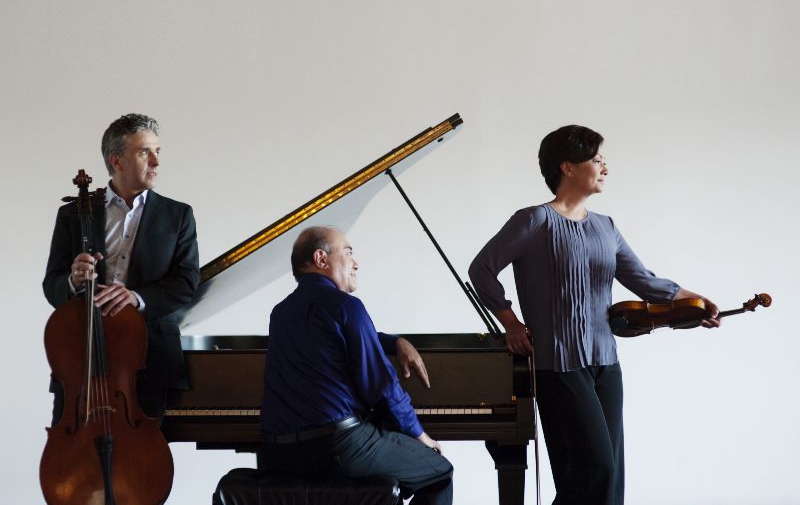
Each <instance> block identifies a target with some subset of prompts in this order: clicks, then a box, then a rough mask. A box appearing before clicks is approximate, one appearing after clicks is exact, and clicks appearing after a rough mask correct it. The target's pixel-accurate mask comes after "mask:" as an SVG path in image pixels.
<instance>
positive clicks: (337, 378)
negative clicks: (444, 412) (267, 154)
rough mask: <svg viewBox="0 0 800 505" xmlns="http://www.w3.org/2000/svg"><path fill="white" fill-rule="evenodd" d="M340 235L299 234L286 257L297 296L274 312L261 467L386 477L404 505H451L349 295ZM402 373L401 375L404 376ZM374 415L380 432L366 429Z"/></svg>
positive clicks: (434, 451)
mask: <svg viewBox="0 0 800 505" xmlns="http://www.w3.org/2000/svg"><path fill="white" fill-rule="evenodd" d="M357 270H358V264H357V263H356V261H355V259H354V258H353V249H352V247H351V246H350V244H349V243H348V242H347V238H346V237H345V235H344V234H343V233H342V232H340V231H338V230H336V229H333V228H325V227H312V228H308V229H306V230H304V231H303V232H302V233H301V234H300V236H299V237H298V238H297V241H296V242H295V244H294V248H293V250H292V272H293V273H294V276H295V278H296V279H297V283H298V286H297V289H295V291H294V292H292V293H291V294H290V295H289V296H287V297H286V298H285V299H284V300H283V301H282V302H280V303H279V304H278V305H276V306H275V308H274V309H273V310H272V314H271V316H270V323H269V354H268V356H267V367H266V370H267V371H266V374H265V384H264V403H263V406H262V427H263V430H264V440H265V443H264V448H263V452H262V466H263V467H264V468H265V469H266V470H268V471H281V472H289V473H292V474H299V475H315V474H316V475H319V474H322V473H327V472H335V473H338V474H341V475H345V476H348V477H361V476H369V475H385V476H391V477H394V478H396V479H397V480H398V481H399V482H400V487H401V490H402V491H403V492H404V494H405V495H411V494H413V495H414V498H413V499H412V501H411V503H412V504H414V505H422V504H437V505H438V504H446V505H449V504H451V503H452V501H453V484H452V474H453V467H452V466H451V465H450V462H449V461H447V459H445V458H444V457H443V456H442V455H441V447H440V446H439V443H438V442H436V441H435V440H433V439H431V438H430V437H429V436H428V435H427V434H426V433H425V432H424V431H423V429H422V426H421V425H420V423H419V420H418V419H417V415H416V413H415V412H414V408H413V407H412V406H411V401H410V398H409V396H408V394H407V393H406V392H405V391H404V390H403V388H402V387H401V386H400V384H399V381H398V379H397V374H396V373H395V370H394V368H393V367H392V365H391V363H390V362H389V360H388V359H387V358H386V354H385V353H384V350H383V348H382V346H381V343H382V342H381V341H382V340H383V344H387V343H390V342H391V343H393V341H394V338H392V337H390V336H388V335H381V336H380V337H379V334H378V333H377V332H376V331H375V327H374V325H373V324H372V320H371V319H370V317H369V314H367V311H366V309H365V308H364V304H363V303H361V300H359V299H358V298H356V297H354V296H351V295H350V294H349V293H352V292H353V291H354V290H355V289H356V272H357ZM406 373H407V371H406ZM378 411H380V412H382V413H383V415H384V416H385V417H387V418H388V419H386V421H387V422H388V423H389V424H391V425H393V426H394V427H395V428H397V429H399V432H397V431H393V430H390V429H387V428H385V427H384V425H383V423H379V422H378V421H374V422H373V421H368V420H366V416H369V415H370V413H371V412H378Z"/></svg>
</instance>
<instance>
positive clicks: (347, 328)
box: [261, 274, 423, 437]
mask: <svg viewBox="0 0 800 505" xmlns="http://www.w3.org/2000/svg"><path fill="white" fill-rule="evenodd" d="M383 340H384V343H386V342H391V343H393V342H394V339H393V338H392V337H388V336H384V338H383ZM266 359H267V365H266V373H265V376H264V401H263V404H262V410H261V412H262V414H261V422H262V428H263V430H264V431H265V432H267V433H273V434H283V433H291V432H296V431H300V430H304V429H308V428H312V427H316V426H322V425H325V424H328V423H332V422H336V421H340V420H342V419H345V418H347V417H350V416H353V415H360V416H364V415H365V414H366V413H367V412H369V411H370V410H371V409H374V408H376V407H378V406H379V405H380V404H381V403H384V404H385V405H384V406H385V410H386V411H387V412H388V414H389V415H390V416H392V417H393V418H394V421H396V423H397V425H398V426H399V427H400V430H401V431H402V432H403V433H405V434H407V435H410V436H412V437H418V436H419V435H420V434H421V433H422V431H423V430H422V426H421V425H420V423H419V420H418V419H417V415H416V413H415V412H414V408H413V407H412V405H411V399H410V398H409V396H408V393H406V392H405V391H404V390H403V388H402V387H401V386H400V383H399V381H398V379H397V373H396V372H395V370H394V367H393V366H392V364H391V363H390V362H389V360H388V359H387V358H386V354H385V352H384V350H383V348H382V345H381V338H380V337H379V335H378V332H377V331H375V326H374V325H373V324H372V320H371V319H370V317H369V314H367V310H366V308H364V304H363V303H361V300H359V299H358V298H356V297H354V296H352V295H349V294H347V293H345V292H344V291H341V290H339V289H338V288H337V287H336V285H335V284H334V283H333V281H331V280H330V279H328V278H327V277H325V276H323V275H319V274H304V275H302V276H301V277H300V280H299V281H298V286H297V289H295V290H294V292H292V293H291V294H290V295H289V296H287V297H286V298H285V299H284V300H283V301H282V302H280V303H279V304H278V305H276V306H275V308H274V309H272V314H271V316H270V322H269V351H268V353H267V358H266Z"/></svg>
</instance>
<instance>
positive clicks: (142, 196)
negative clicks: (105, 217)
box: [106, 181, 150, 210]
mask: <svg viewBox="0 0 800 505" xmlns="http://www.w3.org/2000/svg"><path fill="white" fill-rule="evenodd" d="M149 191H150V190H149V189H145V190H144V191H142V192H141V193H139V194H138V195H137V196H136V198H134V199H133V208H132V209H131V210H133V209H135V208H137V207H139V206H141V205H144V202H146V201H147V193H148V192H149ZM115 201H119V202H122V204H124V205H125V207H127V206H128V204H127V203H126V202H125V200H124V199H123V198H122V197H121V196H119V195H118V194H117V193H116V191H114V188H112V187H111V181H108V186H107V187H106V208H109V207H111V205H113V204H114V202H115Z"/></svg>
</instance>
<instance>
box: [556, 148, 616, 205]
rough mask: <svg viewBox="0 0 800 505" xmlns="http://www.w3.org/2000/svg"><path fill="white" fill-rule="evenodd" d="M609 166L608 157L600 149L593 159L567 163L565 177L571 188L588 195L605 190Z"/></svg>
mask: <svg viewBox="0 0 800 505" xmlns="http://www.w3.org/2000/svg"><path fill="white" fill-rule="evenodd" d="M607 175H608V167H607V166H606V159H605V157H603V155H602V153H600V152H599V151H598V152H597V154H595V155H594V156H593V157H592V158H591V159H589V160H586V161H583V162H581V163H569V162H567V163H566V167H565V174H564V176H565V177H563V179H566V182H567V183H568V184H569V185H570V186H571V189H573V190H577V191H580V192H581V193H584V194H586V195H593V194H594V193H600V192H602V191H603V185H604V184H605V179H606V176H607Z"/></svg>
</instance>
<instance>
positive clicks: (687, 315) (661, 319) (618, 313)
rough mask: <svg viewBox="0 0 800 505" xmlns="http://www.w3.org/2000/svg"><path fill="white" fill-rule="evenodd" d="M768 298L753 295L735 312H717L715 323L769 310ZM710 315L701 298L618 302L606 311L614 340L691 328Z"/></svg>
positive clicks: (766, 295) (769, 301)
mask: <svg viewBox="0 0 800 505" xmlns="http://www.w3.org/2000/svg"><path fill="white" fill-rule="evenodd" d="M771 304H772V297H771V296H769V295H768V294H766V293H761V294H757V295H755V296H754V297H753V298H751V299H750V300H747V301H746V302H744V303H742V307H741V308H739V309H733V310H726V311H723V312H720V313H719V315H718V316H717V319H721V318H723V317H727V316H732V315H734V314H743V313H744V312H753V311H755V310H756V307H758V306H759V305H760V306H762V307H769V306H770V305H771ZM710 315H711V314H710V313H709V311H708V309H707V308H706V304H705V302H704V301H703V300H702V299H701V298H683V299H680V300H674V301H672V302H669V303H648V302H641V301H631V302H619V303H615V304H614V305H612V306H611V308H610V309H609V311H608V322H609V325H610V326H611V332H612V333H613V334H614V335H617V336H618V337H636V336H639V335H644V334H645V333H650V332H651V331H653V330H655V329H656V328H663V327H670V328H672V329H675V330H684V329H689V328H695V327H697V326H700V324H702V322H703V319H707V318H708V317H709V316H710Z"/></svg>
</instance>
